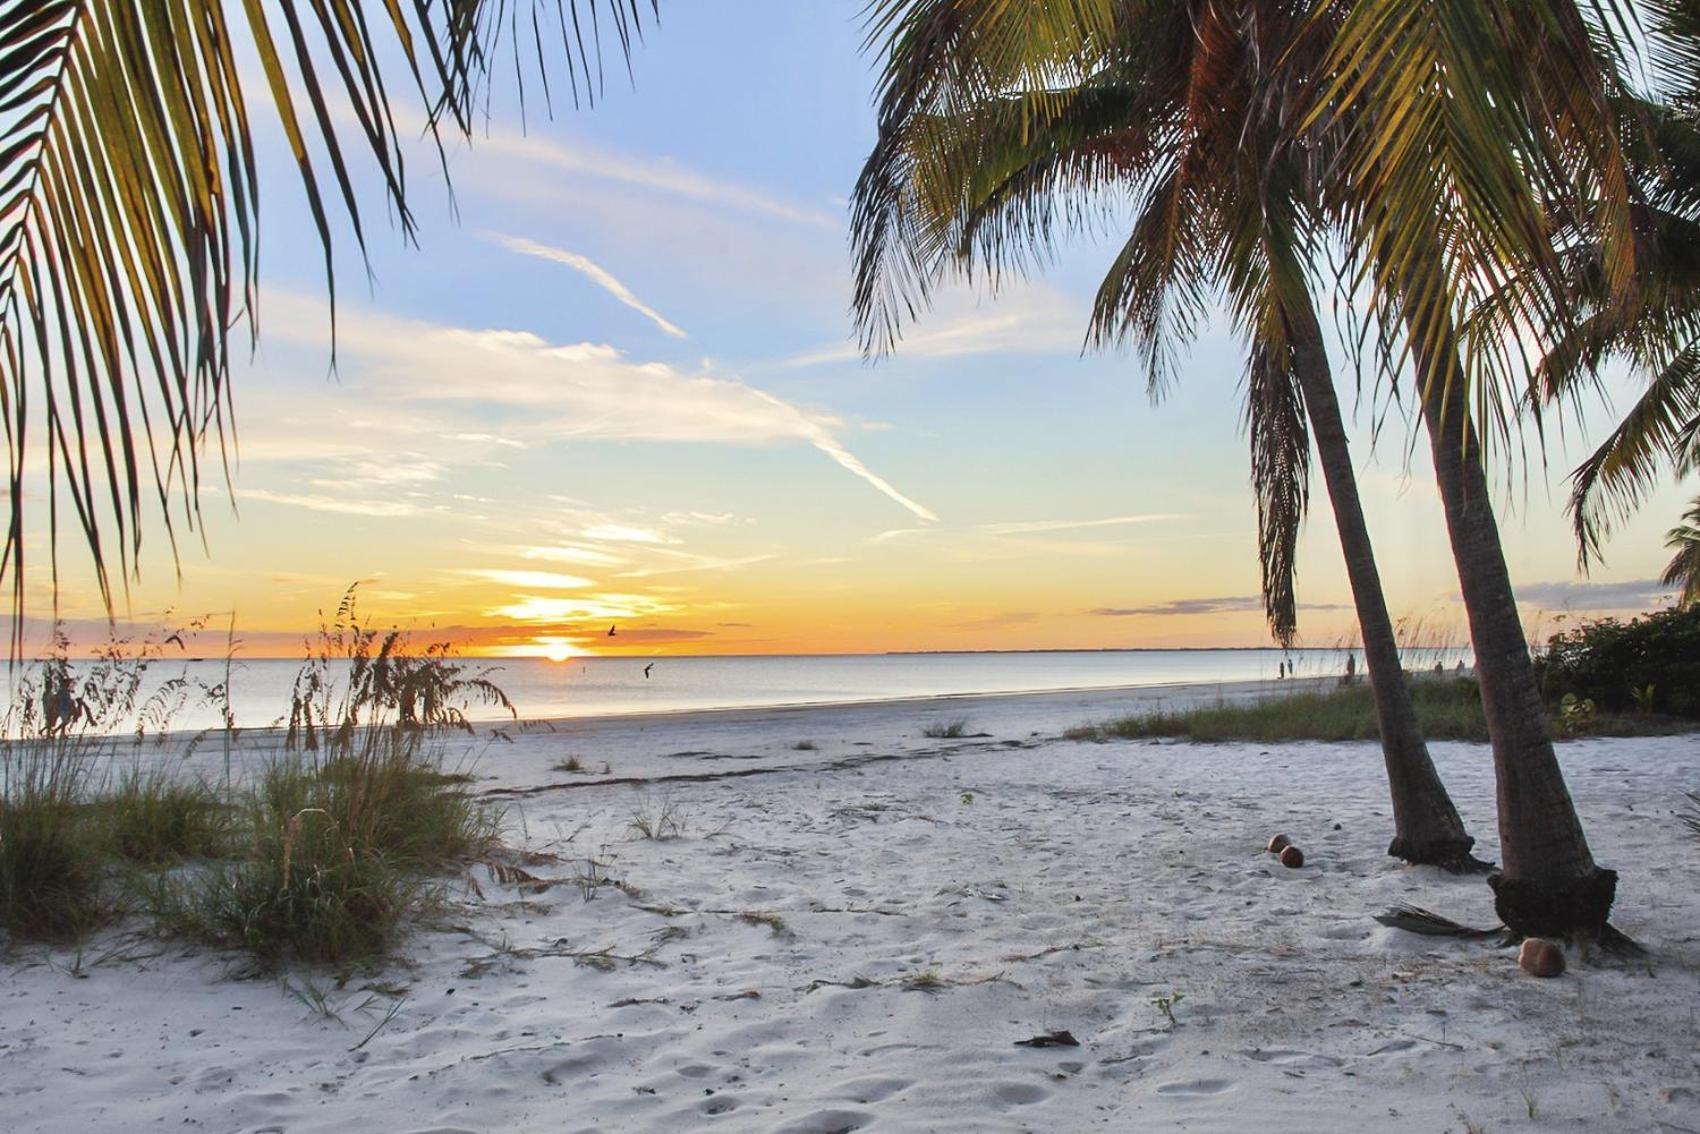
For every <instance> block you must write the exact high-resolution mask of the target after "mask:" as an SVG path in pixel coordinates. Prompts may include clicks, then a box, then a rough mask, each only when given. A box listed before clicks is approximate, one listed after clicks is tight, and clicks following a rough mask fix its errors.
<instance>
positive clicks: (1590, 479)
mask: <svg viewBox="0 0 1700 1134" xmlns="http://www.w3.org/2000/svg"><path fill="white" fill-rule="evenodd" d="M1697 433H1700V341H1695V342H1693V343H1690V344H1689V345H1688V346H1687V347H1686V348H1684V349H1683V350H1681V351H1679V352H1678V353H1677V355H1676V357H1675V358H1673V359H1671V360H1670V362H1669V363H1667V364H1666V365H1665V366H1664V368H1663V369H1661V370H1660V371H1659V372H1658V373H1657V374H1655V375H1654V376H1653V378H1652V379H1651V380H1650V381H1649V382H1648V384H1647V388H1646V389H1645V390H1644V391H1643V392H1642V393H1641V396H1640V397H1639V398H1637V399H1636V400H1635V404H1634V405H1632V406H1631V407H1630V408H1629V411H1628V412H1627V413H1626V414H1624V416H1623V420H1622V421H1620V422H1619V423H1618V424H1617V426H1616V427H1615V428H1614V429H1613V430H1612V431H1611V432H1610V433H1609V434H1607V435H1606V438H1605V440H1604V441H1602V442H1600V444H1599V446H1598V447H1597V448H1596V449H1595V450H1594V451H1593V453H1591V454H1590V455H1589V456H1588V458H1587V459H1586V460H1585V461H1583V462H1582V463H1581V464H1580V465H1578V466H1577V467H1576V470H1575V471H1574V472H1572V473H1571V474H1570V486H1571V487H1570V504H1569V508H1570V518H1571V525H1572V528H1573V530H1574V532H1575V535H1576V544H1577V548H1578V551H1577V558H1578V562H1579V563H1580V565H1581V566H1583V567H1586V566H1588V564H1589V563H1591V562H1592V561H1593V560H1595V559H1597V558H1598V557H1599V555H1600V550H1601V547H1602V545H1603V543H1604V541H1605V539H1606V537H1607V536H1608V535H1610V533H1611V528H1612V524H1613V523H1614V521H1618V520H1622V519H1624V518H1626V517H1627V516H1629V515H1630V514H1631V513H1632V512H1633V511H1634V510H1635V509H1636V507H1638V506H1639V505H1640V503H1641V501H1642V500H1643V499H1644V498H1645V497H1646V494H1647V493H1648V491H1650V490H1651V489H1652V487H1653V485H1654V483H1655V482H1656V481H1657V480H1658V477H1659V474H1660V472H1661V471H1662V470H1663V469H1664V468H1665V466H1666V463H1667V462H1669V461H1671V460H1672V459H1673V456H1675V459H1676V460H1677V462H1678V467H1682V466H1681V457H1680V454H1681V453H1682V452H1683V451H1684V449H1685V447H1686V446H1688V445H1691V444H1692V439H1693V438H1694V436H1695V435H1696V434H1697Z"/></svg>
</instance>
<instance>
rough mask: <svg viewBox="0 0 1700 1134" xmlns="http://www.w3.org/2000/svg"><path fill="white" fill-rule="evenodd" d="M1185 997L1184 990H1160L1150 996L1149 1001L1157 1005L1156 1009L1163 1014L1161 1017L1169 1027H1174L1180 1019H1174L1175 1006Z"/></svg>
mask: <svg viewBox="0 0 1700 1134" xmlns="http://www.w3.org/2000/svg"><path fill="white" fill-rule="evenodd" d="M1185 999H1186V993H1184V992H1160V993H1158V994H1157V995H1156V996H1153V997H1152V998H1151V1003H1152V1004H1154V1005H1156V1006H1157V1011H1159V1012H1161V1013H1162V1014H1163V1019H1165V1020H1167V1021H1168V1022H1169V1027H1171V1028H1173V1027H1176V1026H1177V1025H1178V1024H1179V1023H1180V1021H1178V1020H1176V1019H1175V1007H1176V1005H1178V1004H1179V1003H1180V1002H1181V1001H1183V1000H1185Z"/></svg>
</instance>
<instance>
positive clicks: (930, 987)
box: [903, 969, 945, 992]
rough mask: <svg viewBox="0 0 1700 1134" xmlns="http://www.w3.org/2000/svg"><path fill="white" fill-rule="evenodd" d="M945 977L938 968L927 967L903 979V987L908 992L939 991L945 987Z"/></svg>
mask: <svg viewBox="0 0 1700 1134" xmlns="http://www.w3.org/2000/svg"><path fill="white" fill-rule="evenodd" d="M944 983H945V982H944V978H943V977H941V976H940V975H939V973H938V970H937V969H927V970H926V971H925V972H919V973H916V974H915V975H914V976H911V977H905V978H904V979H903V989H904V991H906V992H937V991H939V990H940V989H942V988H943V987H944Z"/></svg>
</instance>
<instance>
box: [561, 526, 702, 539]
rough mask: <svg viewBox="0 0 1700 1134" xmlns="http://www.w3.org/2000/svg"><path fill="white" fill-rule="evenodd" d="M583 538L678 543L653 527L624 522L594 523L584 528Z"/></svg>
mask: <svg viewBox="0 0 1700 1134" xmlns="http://www.w3.org/2000/svg"><path fill="white" fill-rule="evenodd" d="M582 534H583V536H584V538H585V539H599V540H606V541H608V542H609V543H678V542H679V541H678V540H676V539H674V538H672V537H671V536H669V535H667V534H665V533H663V532H658V531H656V530H655V529H654V528H634V527H629V526H627V525H625V524H596V525H594V526H592V527H588V528H586V529H584V531H583V533H582Z"/></svg>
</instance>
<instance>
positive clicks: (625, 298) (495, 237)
mask: <svg viewBox="0 0 1700 1134" xmlns="http://www.w3.org/2000/svg"><path fill="white" fill-rule="evenodd" d="M484 235H485V237H486V239H488V240H491V241H493V242H495V243H496V244H500V245H501V246H502V247H503V248H506V249H507V250H508V251H510V252H518V253H520V254H522V255H525V256H535V257H537V258H538V259H539V260H549V261H551V262H553V263H556V264H563V265H565V266H566V267H569V268H571V269H573V271H575V272H580V273H582V274H583V275H585V276H588V277H589V278H590V280H591V282H592V283H594V284H596V285H597V286H598V287H600V288H602V290H604V291H606V292H607V293H608V294H609V295H612V296H613V297H614V298H615V299H618V300H619V301H620V302H621V303H624V304H625V305H626V306H627V307H630V308H631V309H632V310H633V311H636V312H638V313H639V314H641V315H643V316H644V317H646V318H647V319H649V320H650V322H652V323H654V324H655V325H656V326H657V327H660V328H661V329H662V330H663V331H665V332H667V333H668V334H669V335H672V336H673V337H674V338H676V339H682V338H686V337H687V336H686V334H685V331H684V328H683V327H680V326H679V325H678V324H677V323H673V322H671V321H669V320H668V319H667V318H666V317H665V316H664V315H662V314H661V312H659V311H657V310H656V309H655V308H653V307H651V306H650V305H649V304H647V303H645V302H644V301H643V300H641V299H639V298H638V297H637V296H635V295H633V294H632V290H631V288H629V287H627V286H626V285H625V284H623V283H621V282H620V281H619V280H617V279H615V278H614V276H613V274H612V273H610V272H609V271H608V270H607V269H605V268H603V267H602V266H601V265H600V264H598V263H596V262H595V261H594V260H592V259H590V258H589V257H588V256H580V255H579V254H578V253H577V252H568V251H567V250H566V249H565V248H554V247H551V246H550V245H547V244H539V243H538V242H537V241H535V240H529V239H527V238H526V237H523V236H509V235H507V234H505V233H500V232H488V233H485V234H484Z"/></svg>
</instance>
